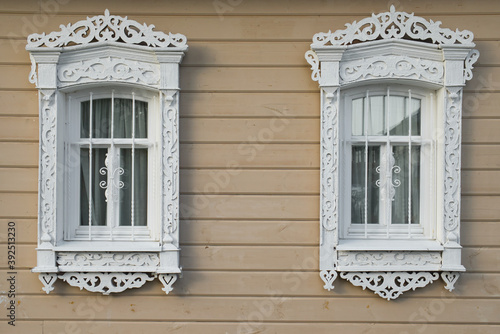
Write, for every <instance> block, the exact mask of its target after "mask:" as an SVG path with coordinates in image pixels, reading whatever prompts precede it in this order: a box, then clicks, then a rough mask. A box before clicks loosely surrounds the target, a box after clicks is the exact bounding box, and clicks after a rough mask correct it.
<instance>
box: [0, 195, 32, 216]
mask: <svg viewBox="0 0 500 334" xmlns="http://www.w3.org/2000/svg"><path fill="white" fill-rule="evenodd" d="M37 202H38V195H37V194H36V193H0V217H2V218H6V219H13V218H33V217H36V216H37Z"/></svg>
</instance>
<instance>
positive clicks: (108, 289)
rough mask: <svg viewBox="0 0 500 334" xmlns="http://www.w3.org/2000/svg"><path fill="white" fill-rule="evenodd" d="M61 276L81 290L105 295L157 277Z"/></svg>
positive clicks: (125, 275) (94, 274)
mask: <svg viewBox="0 0 500 334" xmlns="http://www.w3.org/2000/svg"><path fill="white" fill-rule="evenodd" d="M59 278H60V279H62V280H63V281H65V282H67V283H68V284H69V285H71V286H76V287H78V288H80V290H82V289H85V290H87V291H90V292H100V293H102V294H103V295H109V294H110V293H117V292H122V291H125V290H127V289H133V288H140V287H141V286H143V285H144V284H146V282H148V281H152V280H154V279H155V278H154V276H150V275H149V274H145V273H64V274H62V275H59Z"/></svg>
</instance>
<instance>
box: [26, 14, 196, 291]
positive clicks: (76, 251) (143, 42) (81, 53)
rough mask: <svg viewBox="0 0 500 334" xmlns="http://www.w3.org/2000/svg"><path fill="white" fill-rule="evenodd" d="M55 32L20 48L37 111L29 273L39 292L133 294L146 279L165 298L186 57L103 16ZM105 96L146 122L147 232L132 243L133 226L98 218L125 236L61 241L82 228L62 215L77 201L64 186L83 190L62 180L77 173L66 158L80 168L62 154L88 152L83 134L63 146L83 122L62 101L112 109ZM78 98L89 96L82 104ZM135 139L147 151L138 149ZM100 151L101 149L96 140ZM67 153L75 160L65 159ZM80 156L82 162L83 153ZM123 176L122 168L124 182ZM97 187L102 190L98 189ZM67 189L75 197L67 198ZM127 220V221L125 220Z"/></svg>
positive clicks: (170, 44)
mask: <svg viewBox="0 0 500 334" xmlns="http://www.w3.org/2000/svg"><path fill="white" fill-rule="evenodd" d="M60 28H61V30H60V31H55V32H51V33H49V34H45V33H43V34H32V35H30V36H29V37H28V43H27V46H26V49H27V50H28V51H29V52H30V57H31V61H32V66H31V73H30V78H29V79H30V82H32V83H35V84H36V86H37V88H38V90H39V112H40V164H39V204H38V207H39V209H38V247H37V257H38V259H37V267H36V268H34V269H33V271H34V272H37V273H39V278H40V280H41V282H42V283H43V285H44V288H43V290H44V291H46V292H47V293H49V292H50V291H52V290H53V289H54V288H53V284H54V282H55V281H56V280H57V278H59V279H61V280H63V281H66V282H68V283H69V284H70V285H73V286H77V287H79V288H80V289H83V288H84V289H86V290H89V291H95V292H101V293H103V294H109V293H114V292H121V291H123V290H125V289H130V288H137V287H140V286H142V285H143V284H145V283H146V282H148V281H151V280H152V279H154V278H155V277H158V279H159V280H160V282H161V283H162V284H163V285H164V288H163V291H165V292H166V293H169V292H170V291H171V290H172V284H173V283H174V282H175V281H176V280H177V277H178V274H180V272H181V268H180V264H179V252H180V249H179V229H178V225H179V213H178V211H179V124H178V118H179V64H180V62H181V61H182V58H183V56H184V53H185V52H186V51H187V49H188V46H187V39H186V37H185V36H184V35H182V34H172V33H168V34H166V33H163V32H160V31H154V26H153V25H146V24H140V23H138V22H136V21H134V20H130V19H128V18H127V17H120V16H116V15H110V14H109V12H108V10H106V11H105V13H104V15H98V16H95V17H92V18H87V19H85V20H81V21H78V22H77V23H75V24H68V25H66V26H65V25H61V26H60ZM115 91H117V92H119V94H121V95H120V96H121V97H120V99H128V100H129V101H130V102H131V105H132V106H133V107H132V110H133V111H132V112H133V113H134V115H135V116H137V114H135V112H136V111H135V110H136V109H134V108H136V107H135V105H136V104H137V103H139V102H137V103H136V101H140V98H142V99H143V100H141V101H142V102H140V103H143V104H144V103H146V104H147V106H148V109H147V115H148V117H149V118H148V120H151V121H150V122H149V123H145V124H148V125H147V129H148V130H146V135H145V139H142V140H143V143H142V146H141V147H139V149H142V150H147V154H148V157H149V156H151V159H149V160H148V161H149V162H148V164H147V166H148V167H147V175H148V176H147V177H148V179H147V180H150V179H149V176H150V175H153V177H154V178H153V179H151V180H152V181H151V182H149V181H148V182H149V183H148V182H146V183H147V184H148V187H150V186H149V184H154V185H155V186H154V187H150V188H151V189H150V188H148V195H147V201H146V202H147V204H145V207H146V209H145V210H147V219H145V220H144V221H146V222H147V226H145V227H144V226H143V227H142V228H143V230H142V231H146V232H144V233H143V234H142V238H143V239H140V240H139V239H138V235H136V234H134V233H135V232H134V231H135V230H134V225H133V223H130V225H131V226H132V227H131V228H129V227H128V226H127V225H120V224H118V223H116V222H115V223H111V219H108V220H107V221H105V225H106V227H108V226H109V228H110V230H111V232H112V229H113V228H114V227H115V226H114V225H119V226H118V227H123V226H124V228H123V229H122V230H120V231H122V232H123V231H125V232H123V233H124V234H122V235H121V237H120V238H121V239H120V238H113V233H111V234H110V237H109V238H108V237H107V236H105V237H104V238H105V239H102V238H103V235H102V233H101V234H100V235H99V238H101V239H98V238H97V237H96V238H95V239H93V234H92V233H91V227H92V225H93V223H88V224H87V226H89V228H88V231H86V232H85V233H87V234H88V237H84V238H82V237H80V238H79V239H78V238H77V237H75V236H74V235H72V234H71V233H73V232H68V231H70V230H71V228H73V227H71V228H70V226H73V225H74V226H77V227H78V228H80V230H81V229H82V228H85V226H83V225H81V222H80V221H79V219H75V215H73V216H71V213H70V212H69V211H71V209H68V207H69V206H70V204H71V203H70V202H69V200H68V198H79V196H82V195H81V193H79V192H78V187H77V186H73V187H74V188H71V187H69V186H68V184H71V182H73V184H76V183H80V184H81V183H82V182H83V181H79V175H76V174H75V173H74V172H72V171H74V170H78V169H79V168H80V166H81V165H78V166H77V167H75V166H74V165H71V159H76V160H77V161H78V163H79V164H81V162H80V161H81V158H80V153H79V152H78V151H75V150H76V149H73V151H71V150H72V148H71V147H72V146H75V145H80V146H78V150H80V152H84V151H85V150H87V152H92V149H89V147H90V148H92V146H91V145H92V140H93V138H94V137H92V135H90V136H89V135H87V137H86V138H84V137H81V135H80V134H79V135H78V140H79V142H80V143H79V144H74V142H70V139H69V138H70V136H71V135H70V134H71V132H78V133H79V132H80V131H78V130H76V131H74V129H78V124H76V125H75V124H72V123H71V122H75V123H79V122H82V123H83V122H84V121H83V117H84V116H81V117H82V121H80V120H79V117H80V113H82V114H81V115H83V111H82V110H81V109H80V108H81V106H80V104H79V103H80V102H78V103H77V102H72V101H73V100H72V99H80V100H82V101H90V103H92V96H93V95H92V94H96V93H98V94H101V95H102V97H101V98H103V99H108V100H110V101H113V100H112V99H113V96H115V95H113V94H115ZM108 92H109V94H108ZM151 92H154V93H151ZM85 94H86V95H85ZM106 94H108V95H106ZM96 95H97V94H96ZM82 96H90V97H85V99H87V100H83V99H84V98H83V97H82ZM80 100H78V101H80ZM144 100H146V102H144ZM82 103H83V102H82ZM134 103H135V104H134ZM71 108H73V109H71ZM90 110H92V104H90ZM112 110H113V109H112ZM75 114H77V116H74V115H75ZM111 114H112V115H114V112H113V111H111ZM85 117H87V116H85ZM131 118H132V119H136V118H137V117H131ZM90 120H92V111H90ZM94 121H95V120H94ZM134 122H135V121H131V123H133V124H135V123H134ZM97 123H98V122H97ZM111 123H112V124H114V123H113V122H111ZM89 124H90V123H89ZM100 125H102V124H99V126H100ZM92 126H93V125H91V127H92ZM149 129H151V130H149ZM91 133H92V132H91ZM149 137H151V139H150V138H149ZM98 140H101V138H98ZM144 140H147V141H148V144H144ZM129 141H130V142H131V144H130V145H131V148H130V149H131V150H132V151H134V149H135V147H136V146H137V145H138V144H137V142H139V140H137V138H135V137H134V136H132V139H130V140H129ZM108 142H109V141H108ZM82 143H83V144H82ZM85 145H87V146H85ZM100 145H101V147H103V142H101V143H100ZM105 145H108V144H105ZM109 145H110V147H111V148H108V147H106V148H105V149H109V150H115V151H117V150H119V149H121V148H118V149H115V148H113V145H114V143H113V137H112V136H111V144H109ZM134 145H136V146H134ZM122 146H123V143H122ZM127 149H128V147H127ZM70 151H71V152H76V154H73V157H70V153H68V152H70ZM115 151H113V152H115ZM134 152H135V151H134ZM88 155H89V156H90V157H91V156H92V155H91V153H88ZM75 156H76V158H75ZM133 157H134V153H132V159H133ZM89 159H90V158H89ZM106 161H107V160H106ZM73 164H74V162H73ZM89 165H90V164H89ZM106 166H107V165H106ZM101 167H104V166H101ZM91 168H93V167H91ZM103 170H104V168H101V175H107V173H106V172H104V173H103V172H102V171H103ZM117 170H120V168H118V169H117ZM121 170H122V174H123V169H121ZM133 170H134V169H133V167H132V172H131V173H132V174H133ZM151 172H152V173H151ZM82 173H83V172H82ZM90 174H91V172H88V175H90ZM112 174H113V173H109V175H112ZM72 175H73V176H72ZM74 175H76V177H74ZM82 175H83V174H82ZM120 175H121V174H120ZM134 175H135V174H134ZM106 177H108V178H109V179H108V180H107V181H105V183H104V185H106V182H112V181H113V176H106ZM69 180H71V182H69ZM99 187H101V188H103V189H104V188H106V186H104V187H103V185H102V182H101V183H100V184H99ZM73 189H76V190H77V191H76V192H75V193H73V192H71V190H73ZM132 189H133V185H132ZM132 191H133V190H132ZM70 192H71V194H69V193H70ZM106 194H107V193H106ZM115 196H116V195H115ZM132 197H133V196H132ZM107 199H108V198H107V197H106V202H108V201H107ZM115 200H116V197H115ZM91 202H92V200H89V208H88V211H89V212H92V209H91V204H90V203H91ZM133 203H134V202H133V201H132V205H131V207H132V213H131V216H132V217H134V216H133V215H134V204H133ZM78 207H79V206H78V205H76V206H75V205H74V204H73V206H72V208H73V209H74V210H73V211H78V210H81V209H78ZM143 211H144V210H143ZM90 216H92V215H91V214H89V217H90ZM112 218H114V217H113V216H112ZM76 220H78V221H76ZM117 220H118V219H117ZM89 221H90V222H92V219H91V218H89ZM131 221H132V222H133V221H135V220H134V219H133V218H132V219H131ZM150 223H151V224H150ZM71 224H73V225H71ZM101 225H102V224H101ZM82 226H83V227H82ZM96 226H97V224H96ZM98 228H101V230H102V226H97V228H96V230H98ZM130 230H131V231H132V232H130ZM138 231H139V232H138V233H140V231H141V230H139V228H138ZM75 233H76V232H75ZM94 233H96V232H95V231H94ZM106 238H108V239H106ZM127 238H128V239H127ZM98 240H100V241H98ZM102 240H105V241H102ZM138 240H139V241H138Z"/></svg>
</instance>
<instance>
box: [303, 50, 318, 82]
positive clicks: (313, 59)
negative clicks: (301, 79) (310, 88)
mask: <svg viewBox="0 0 500 334" xmlns="http://www.w3.org/2000/svg"><path fill="white" fill-rule="evenodd" d="M305 58H306V61H307V62H308V63H309V65H311V70H312V73H311V79H313V81H318V80H319V78H320V76H321V73H320V71H319V59H318V55H317V54H316V52H314V51H312V50H309V51H307V52H306V55H305Z"/></svg>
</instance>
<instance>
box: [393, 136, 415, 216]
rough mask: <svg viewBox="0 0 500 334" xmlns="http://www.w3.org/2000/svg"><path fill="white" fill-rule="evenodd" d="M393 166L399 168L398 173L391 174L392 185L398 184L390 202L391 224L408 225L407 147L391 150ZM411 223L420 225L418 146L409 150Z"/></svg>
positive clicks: (408, 180)
mask: <svg viewBox="0 0 500 334" xmlns="http://www.w3.org/2000/svg"><path fill="white" fill-rule="evenodd" d="M393 152H394V159H395V166H399V167H400V168H401V170H400V172H399V173H393V174H392V178H393V184H397V180H399V182H400V184H399V186H397V187H396V188H395V190H396V194H395V196H394V201H393V202H392V224H408V216H409V205H408V204H409V203H408V201H409V191H410V169H409V165H410V161H409V159H408V145H404V146H395V147H394V148H393ZM411 223H412V224H419V223H420V146H412V148H411Z"/></svg>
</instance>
